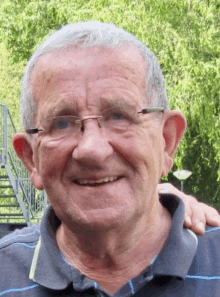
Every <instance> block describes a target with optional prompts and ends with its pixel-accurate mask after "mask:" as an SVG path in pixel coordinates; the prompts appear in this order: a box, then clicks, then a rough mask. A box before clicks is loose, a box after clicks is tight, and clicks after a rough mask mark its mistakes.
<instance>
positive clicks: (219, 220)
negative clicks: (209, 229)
mask: <svg viewBox="0 0 220 297" xmlns="http://www.w3.org/2000/svg"><path fill="white" fill-rule="evenodd" d="M213 221H214V222H216V223H217V224H218V225H220V217H219V216H214V217H213Z"/></svg>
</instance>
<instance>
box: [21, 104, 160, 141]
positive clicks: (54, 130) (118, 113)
mask: <svg viewBox="0 0 220 297" xmlns="http://www.w3.org/2000/svg"><path fill="white" fill-rule="evenodd" d="M154 112H157V113H158V112H164V109H163V108H161V107H151V108H145V109H142V110H141V111H138V112H137V111H136V110H135V109H134V107H131V106H129V107H128V106H126V107H125V106H123V105H120V106H118V105H117V106H114V107H111V108H108V109H106V110H104V111H103V112H102V113H101V115H91V116H84V117H82V118H79V117H76V116H70V115H65V116H56V117H53V118H49V119H47V120H46V121H44V123H42V125H41V127H40V128H33V129H27V130H25V132H26V133H28V134H36V133H39V132H42V133H45V134H47V135H50V136H51V137H53V138H59V137H64V136H68V135H73V134H76V133H78V132H79V131H83V130H84V125H83V122H84V121H87V120H89V119H96V120H97V121H98V125H99V127H100V128H103V129H105V131H108V132H112V133H123V132H125V131H126V130H127V129H128V128H129V127H133V126H136V125H139V124H140V123H141V122H142V120H143V119H141V117H140V114H142V115H145V114H149V113H154Z"/></svg>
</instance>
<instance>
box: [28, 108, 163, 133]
mask: <svg viewBox="0 0 220 297" xmlns="http://www.w3.org/2000/svg"><path fill="white" fill-rule="evenodd" d="M154 112H164V108H163V107H149V108H143V109H142V110H141V111H138V112H137V114H141V113H142V114H149V113H154ZM102 118H103V116H101V115H91V116H85V117H83V119H80V118H78V119H77V120H76V123H83V121H86V120H88V119H97V120H98V124H99V127H100V128H101V125H100V122H99V119H102ZM40 131H44V129H43V128H31V129H26V130H25V132H26V133H27V134H31V135H32V134H37V133H38V132H40Z"/></svg>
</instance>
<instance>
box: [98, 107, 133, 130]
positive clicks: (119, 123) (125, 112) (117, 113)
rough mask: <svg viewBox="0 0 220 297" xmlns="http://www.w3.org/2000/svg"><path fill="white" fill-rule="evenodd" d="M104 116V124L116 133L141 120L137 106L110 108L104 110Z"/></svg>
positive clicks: (107, 128)
mask: <svg viewBox="0 0 220 297" xmlns="http://www.w3.org/2000/svg"><path fill="white" fill-rule="evenodd" d="M102 116H103V119H102V125H103V126H104V127H105V129H106V130H108V131H110V132H114V133H122V132H124V131H126V130H127V129H128V127H129V126H132V125H134V124H138V122H139V119H138V116H137V112H136V110H135V108H134V107H130V106H124V105H120V106H114V107H111V108H108V109H106V110H104V111H103V112H102Z"/></svg>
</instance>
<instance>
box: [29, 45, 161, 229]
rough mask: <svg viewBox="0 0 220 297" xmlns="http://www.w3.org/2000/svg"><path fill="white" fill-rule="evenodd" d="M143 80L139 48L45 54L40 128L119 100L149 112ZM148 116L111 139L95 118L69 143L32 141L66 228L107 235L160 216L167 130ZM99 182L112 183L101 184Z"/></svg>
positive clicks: (37, 80)
mask: <svg viewBox="0 0 220 297" xmlns="http://www.w3.org/2000/svg"><path fill="white" fill-rule="evenodd" d="M145 74H146V70H145V63H144V61H143V58H142V57H141V55H140V53H139V52H138V51H137V49H136V48H134V47H124V48H120V49H114V50H112V49H106V50H102V51H101V50H99V49H97V48H92V49H86V50H76V49H69V50H68V51H65V52H62V53H59V55H58V54H47V55H45V56H43V57H42V58H41V59H40V60H39V62H38V63H37V65H36V66H35V68H34V71H33V75H32V91H33V94H34V97H35V100H36V103H37V108H38V109H37V116H36V119H35V124H36V126H37V127H39V126H40V123H42V122H44V121H46V119H47V118H50V117H51V116H56V115H74V116H79V117H83V116H89V115H99V114H101V112H102V110H103V109H105V108H107V107H109V106H111V105H117V104H118V102H119V101H120V102H122V103H123V102H125V103H126V104H127V103H128V104H129V105H131V106H133V108H134V109H136V110H137V111H140V110H141V109H142V108H144V107H149V106H150V105H147V104H146V103H144V102H145V98H144V93H145V91H146V90H145V88H146V84H145ZM142 118H143V119H144V120H143V121H142V122H141V124H140V125H138V126H135V127H131V128H129V129H128V130H127V131H126V132H124V133H122V134H117V133H115V134H114V133H113V134H111V135H109V134H108V133H106V131H105V129H103V128H100V127H99V125H98V121H97V120H94V119H91V120H86V121H84V130H83V131H79V133H78V134H77V135H71V136H70V137H67V138H60V139H59V138H58V139H54V138H53V137H51V136H50V135H47V134H44V133H39V135H35V136H34V140H33V160H34V166H35V168H34V171H33V172H34V174H33V173H32V174H31V178H32V182H33V183H34V184H35V186H36V187H38V188H40V187H44V188H45V189H46V191H47V194H48V197H49V200H50V202H51V204H52V207H53V209H54V210H55V212H56V214H57V215H58V217H59V218H60V219H61V220H62V221H63V222H65V223H67V224H72V223H73V222H75V223H77V224H81V225H83V226H84V228H93V229H99V228H101V229H105V228H112V227H113V226H118V225H121V224H124V223H127V222H130V223H131V224H132V223H134V220H136V221H137V220H141V219H142V218H143V217H146V216H147V215H148V216H149V215H150V214H152V215H153V214H155V212H156V210H157V207H158V205H159V202H158V197H157V194H156V185H157V183H158V181H159V179H160V177H161V175H162V170H163V165H164V147H165V141H164V138H163V125H162V124H161V122H162V120H158V119H155V115H154V114H149V115H144V116H143V115H142ZM36 177H37V178H36ZM101 179H106V181H107V180H108V182H102V183H96V182H97V181H100V180H101ZM112 179H114V180H113V181H111V180H112ZM39 181H40V182H39ZM86 182H88V183H86ZM91 182H94V184H91ZM82 183H84V184H82ZM145 219H146V218H145Z"/></svg>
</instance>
